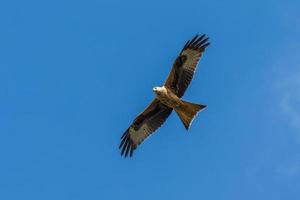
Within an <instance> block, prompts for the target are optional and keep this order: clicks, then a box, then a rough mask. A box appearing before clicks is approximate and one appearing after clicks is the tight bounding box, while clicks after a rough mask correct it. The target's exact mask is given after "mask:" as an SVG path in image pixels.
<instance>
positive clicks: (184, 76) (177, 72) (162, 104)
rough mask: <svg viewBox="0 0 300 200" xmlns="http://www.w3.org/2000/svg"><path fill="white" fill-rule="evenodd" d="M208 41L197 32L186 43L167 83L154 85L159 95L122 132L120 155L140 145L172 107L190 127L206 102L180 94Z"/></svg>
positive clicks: (185, 125)
mask: <svg viewBox="0 0 300 200" xmlns="http://www.w3.org/2000/svg"><path fill="white" fill-rule="evenodd" d="M207 41H208V38H207V37H206V36H205V35H202V36H200V37H198V35H197V36H195V37H194V38H193V39H192V40H191V41H188V42H187V43H186V44H185V45H184V47H183V49H182V51H181V52H180V55H179V56H178V57H177V59H176V60H175V62H174V64H173V67H172V70H171V72H170V74H169V76H168V78H167V80H166V82H165V84H164V85H163V86H161V87H154V88H153V91H154V93H155V94H156V96H155V98H154V100H153V101H152V102H151V103H150V105H149V106H148V107H147V108H146V109H145V110H144V111H143V112H142V113H141V114H139V115H138V116H137V117H136V118H135V120H134V121H133V123H132V124H131V125H130V127H129V128H128V129H127V130H126V131H125V133H124V134H123V135H122V137H121V140H122V141H121V144H120V146H119V148H121V149H122V151H121V155H124V154H125V157H127V156H128V155H130V156H132V154H133V151H134V150H135V149H136V148H137V147H138V145H140V144H141V143H142V142H143V141H144V140H145V139H146V138H147V137H148V136H150V134H152V133H153V132H154V131H155V130H156V129H158V128H159V127H160V126H161V125H162V124H163V123H164V122H165V120H166V119H167V118H168V117H169V115H170V114H171V113H172V111H173V110H175V112H176V113H177V115H178V116H179V118H180V119H181V121H182V123H183V125H184V127H185V128H186V129H187V130H188V129H189V128H190V126H191V124H192V121H193V119H194V118H195V116H196V115H197V113H198V112H199V111H201V110H203V109H204V108H205V107H206V106H205V105H201V104H194V103H189V102H186V101H184V100H182V99H181V97H182V96H183V95H184V93H185V91H186V89H187V87H188V86H189V84H190V82H191V80H192V78H193V75H194V73H195V70H196V66H197V64H198V61H199V59H200V58H201V56H202V54H203V52H204V50H205V48H206V47H207V46H208V45H209V43H208V42H207Z"/></svg>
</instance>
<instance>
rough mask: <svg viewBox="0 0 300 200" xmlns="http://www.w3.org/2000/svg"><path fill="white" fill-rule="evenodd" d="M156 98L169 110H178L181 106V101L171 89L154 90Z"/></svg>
mask: <svg viewBox="0 0 300 200" xmlns="http://www.w3.org/2000/svg"><path fill="white" fill-rule="evenodd" d="M153 91H154V93H155V94H156V98H157V99H158V100H159V101H160V102H161V103H163V104H164V105H166V106H168V107H169V108H173V109H174V108H177V107H179V106H180V105H181V100H180V98H179V97H177V96H176V94H174V93H173V92H172V91H171V90H170V89H168V88H167V87H165V86H162V87H155V88H153Z"/></svg>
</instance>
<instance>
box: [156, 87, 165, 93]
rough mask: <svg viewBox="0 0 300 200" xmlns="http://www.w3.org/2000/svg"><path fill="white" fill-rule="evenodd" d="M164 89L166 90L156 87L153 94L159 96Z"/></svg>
mask: <svg viewBox="0 0 300 200" xmlns="http://www.w3.org/2000/svg"><path fill="white" fill-rule="evenodd" d="M164 89H165V88H164V87H154V88H153V92H154V93H156V94H158V93H161V92H163V90H164Z"/></svg>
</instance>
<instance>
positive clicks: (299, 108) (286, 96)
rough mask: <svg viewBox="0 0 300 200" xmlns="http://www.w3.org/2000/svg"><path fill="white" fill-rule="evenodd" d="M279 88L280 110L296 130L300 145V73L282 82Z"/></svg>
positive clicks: (278, 85)
mask: <svg viewBox="0 0 300 200" xmlns="http://www.w3.org/2000/svg"><path fill="white" fill-rule="evenodd" d="M277 88H278V96H279V108H280V110H281V111H282V113H283V114H284V116H285V117H286V118H287V119H288V121H289V124H290V126H291V127H293V128H294V129H295V130H296V132H295V133H296V139H297V142H299V143H300V72H299V73H294V74H292V75H289V76H287V77H286V78H284V79H282V80H280V81H279V83H278V84H277Z"/></svg>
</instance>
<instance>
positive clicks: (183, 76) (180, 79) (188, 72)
mask: <svg viewBox="0 0 300 200" xmlns="http://www.w3.org/2000/svg"><path fill="white" fill-rule="evenodd" d="M208 45H209V42H208V37H206V35H202V36H200V37H199V36H198V35H196V36H195V37H194V38H193V39H192V40H191V41H187V43H186V44H185V45H184V47H183V49H182V51H181V53H180V55H179V56H178V57H177V59H176V61H175V63H174V64H173V68H172V70H171V72H170V74H169V76H168V79H167V81H166V82H165V86H166V87H168V88H170V89H171V90H172V91H173V92H174V93H175V94H176V95H177V96H178V97H179V98H180V97H182V96H183V94H184V92H185V90H186V89H187V87H188V86H189V84H190V82H191V81H192V79H193V75H194V73H195V70H196V67H197V64H198V61H199V59H200V58H201V56H202V54H203V52H204V51H205V48H206V47H208Z"/></svg>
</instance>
